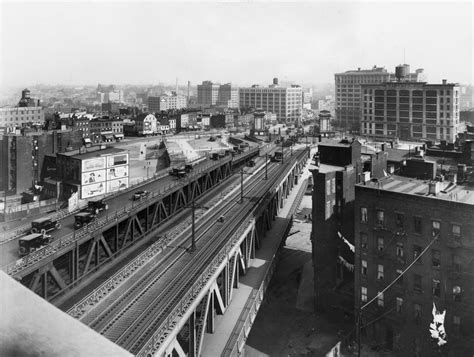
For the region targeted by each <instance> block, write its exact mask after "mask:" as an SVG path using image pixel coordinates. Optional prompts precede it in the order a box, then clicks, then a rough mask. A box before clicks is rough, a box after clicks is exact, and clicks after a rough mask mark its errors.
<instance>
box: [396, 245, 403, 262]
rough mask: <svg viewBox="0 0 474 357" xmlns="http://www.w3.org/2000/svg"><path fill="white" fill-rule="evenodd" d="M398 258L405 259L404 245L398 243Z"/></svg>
mask: <svg viewBox="0 0 474 357" xmlns="http://www.w3.org/2000/svg"><path fill="white" fill-rule="evenodd" d="M397 257H399V258H403V243H400V242H398V243H397Z"/></svg>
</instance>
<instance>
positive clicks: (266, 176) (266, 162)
mask: <svg viewBox="0 0 474 357" xmlns="http://www.w3.org/2000/svg"><path fill="white" fill-rule="evenodd" d="M267 166H268V153H265V180H268V175H267Z"/></svg>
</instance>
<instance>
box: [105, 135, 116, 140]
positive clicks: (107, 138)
mask: <svg viewBox="0 0 474 357" xmlns="http://www.w3.org/2000/svg"><path fill="white" fill-rule="evenodd" d="M102 137H103V138H105V140H113V138H114V136H113V135H112V134H107V135H102Z"/></svg>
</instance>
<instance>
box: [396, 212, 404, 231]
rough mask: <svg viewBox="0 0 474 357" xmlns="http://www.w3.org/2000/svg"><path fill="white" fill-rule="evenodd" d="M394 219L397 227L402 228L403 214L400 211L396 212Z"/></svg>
mask: <svg viewBox="0 0 474 357" xmlns="http://www.w3.org/2000/svg"><path fill="white" fill-rule="evenodd" d="M395 218H396V220H395V223H396V225H397V227H398V228H403V218H404V217H403V214H402V213H397V214H396V217H395Z"/></svg>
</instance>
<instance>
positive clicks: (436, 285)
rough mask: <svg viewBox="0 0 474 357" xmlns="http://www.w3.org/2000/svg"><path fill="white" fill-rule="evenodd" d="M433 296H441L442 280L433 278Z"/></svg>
mask: <svg viewBox="0 0 474 357" xmlns="http://www.w3.org/2000/svg"><path fill="white" fill-rule="evenodd" d="M433 296H436V297H441V282H440V281H439V280H436V279H433Z"/></svg>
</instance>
